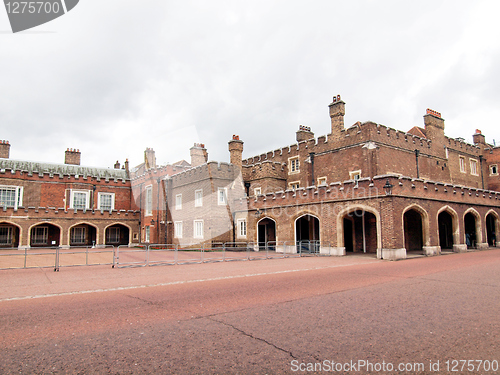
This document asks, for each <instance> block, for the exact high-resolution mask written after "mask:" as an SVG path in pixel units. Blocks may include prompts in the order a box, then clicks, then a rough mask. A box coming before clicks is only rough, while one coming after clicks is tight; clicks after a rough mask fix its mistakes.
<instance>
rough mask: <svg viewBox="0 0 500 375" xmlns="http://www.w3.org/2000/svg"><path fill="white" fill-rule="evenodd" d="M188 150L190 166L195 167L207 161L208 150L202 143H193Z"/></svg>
mask: <svg viewBox="0 0 500 375" xmlns="http://www.w3.org/2000/svg"><path fill="white" fill-rule="evenodd" d="M189 151H190V153H191V167H197V166H199V165H202V164H205V163H206V162H207V161H208V152H207V149H206V148H205V145H204V144H203V143H195V144H194V146H193V147H191V148H190V149H189Z"/></svg>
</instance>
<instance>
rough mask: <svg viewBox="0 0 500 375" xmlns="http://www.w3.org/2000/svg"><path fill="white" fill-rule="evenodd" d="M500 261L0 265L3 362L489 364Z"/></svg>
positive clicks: (92, 367)
mask: <svg viewBox="0 0 500 375" xmlns="http://www.w3.org/2000/svg"><path fill="white" fill-rule="evenodd" d="M499 270H500V250H488V251H482V252H474V253H467V254H453V255H446V256H440V257H434V258H419V259H411V260H406V261H400V262H385V261H377V260H374V259H372V258H367V257H343V258H329V257H328V258H301V259H283V260H269V261H254V262H230V263H214V264H202V265H185V266H170V267H150V268H136V269H119V270H116V269H115V270H112V269H110V268H109V267H107V268H104V267H87V268H83V267H82V268H73V269H62V270H61V272H59V273H53V272H49V271H47V270H46V271H44V270H16V271H2V272H0V285H2V286H1V287H0V327H2V333H1V335H0V359H1V361H0V373H26V374H32V373H61V374H62V373H64V374H65V373H82V374H84V373H166V374H167V373H172V374H287V373H289V374H292V373H305V372H304V371H302V370H306V369H308V368H309V369H314V367H315V368H316V370H320V367H321V369H322V370H324V372H325V373H327V372H332V371H331V370H334V369H337V370H339V369H340V367H338V366H339V365H340V366H341V367H342V368H343V369H344V370H349V371H338V373H339V372H340V373H342V372H344V373H352V374H355V373H359V374H361V373H397V370H398V368H399V366H400V364H401V365H402V366H403V367H401V368H400V369H401V370H404V371H402V372H400V373H404V374H432V373H439V374H441V373H447V371H446V369H447V363H446V361H448V365H449V366H450V367H453V366H454V365H455V363H454V362H453V361H454V360H457V361H460V360H486V361H490V362H484V363H483V364H481V366H483V367H481V368H480V369H478V366H479V362H469V363H467V364H466V365H465V367H464V371H455V372H450V373H454V374H457V373H474V374H488V373H491V374H494V373H500V370H496V371H493V369H495V363H497V364H498V361H500V319H499V313H498V312H499V311H500V272H499ZM33 297H37V298H33ZM332 361H334V363H333V364H332ZM363 361H365V362H363ZM438 361H439V362H438ZM494 361H497V362H494ZM363 363H364V364H365V365H364V366H361V365H363ZM462 363H463V362H462ZM462 363H460V362H458V364H457V366H456V367H455V369H459V370H460V369H461V368H462ZM353 365H354V367H353ZM485 365H489V366H490V371H489V372H488V371H486V369H485V368H484V366H485ZM370 366H371V367H370ZM391 366H392V367H391ZM467 366H469V367H470V366H473V367H474V370H471V371H467ZM491 366H493V367H491ZM384 368H385V370H391V369H392V371H383V370H384ZM413 368H416V370H413ZM438 368H439V371H438ZM329 370H330V371H329ZM367 370H373V371H367Z"/></svg>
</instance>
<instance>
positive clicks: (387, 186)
mask: <svg viewBox="0 0 500 375" xmlns="http://www.w3.org/2000/svg"><path fill="white" fill-rule="evenodd" d="M393 187H394V186H393V185H391V183H390V182H389V179H387V181H386V182H385V185H384V191H385V195H391V194H392V188H393Z"/></svg>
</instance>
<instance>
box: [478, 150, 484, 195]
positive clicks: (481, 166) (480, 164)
mask: <svg viewBox="0 0 500 375" xmlns="http://www.w3.org/2000/svg"><path fill="white" fill-rule="evenodd" d="M479 168H481V186H482V189H483V190H484V176H483V155H479Z"/></svg>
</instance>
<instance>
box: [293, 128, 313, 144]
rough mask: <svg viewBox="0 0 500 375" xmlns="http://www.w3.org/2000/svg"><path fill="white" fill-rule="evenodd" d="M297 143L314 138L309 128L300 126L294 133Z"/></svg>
mask: <svg viewBox="0 0 500 375" xmlns="http://www.w3.org/2000/svg"><path fill="white" fill-rule="evenodd" d="M296 137H297V142H302V141H307V140H308V139H312V138H314V133H313V132H312V131H311V128H310V127H309V126H304V125H300V126H299V130H297V133H296Z"/></svg>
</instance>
